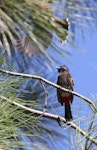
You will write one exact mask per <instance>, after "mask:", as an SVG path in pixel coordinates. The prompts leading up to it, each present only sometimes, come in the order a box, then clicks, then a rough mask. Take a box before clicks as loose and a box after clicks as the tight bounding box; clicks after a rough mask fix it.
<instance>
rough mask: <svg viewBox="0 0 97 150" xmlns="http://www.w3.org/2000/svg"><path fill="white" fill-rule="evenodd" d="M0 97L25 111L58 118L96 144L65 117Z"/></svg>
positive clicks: (94, 141)
mask: <svg viewBox="0 0 97 150" xmlns="http://www.w3.org/2000/svg"><path fill="white" fill-rule="evenodd" d="M0 98H1V99H2V100H6V101H7V102H8V103H11V104H12V105H15V106H18V107H19V108H21V109H23V110H25V111H27V113H33V114H35V115H38V116H39V115H42V116H43V117H46V118H50V119H54V120H56V121H58V120H60V121H62V122H64V123H66V125H69V126H71V127H72V128H73V129H75V130H77V131H78V132H79V133H80V134H82V135H83V136H84V137H86V138H87V139H89V140H90V141H92V143H94V144H96V145H97V141H96V140H95V139H93V137H92V136H89V135H88V133H86V132H85V131H83V130H82V129H81V128H79V127H78V126H77V125H76V124H74V123H73V122H66V120H65V118H63V117H61V116H58V115H54V114H51V113H46V112H42V111H39V110H35V109H31V108H29V107H26V106H24V105H22V104H19V103H17V102H15V101H11V100H10V99H8V98H6V97H4V96H2V95H0Z"/></svg>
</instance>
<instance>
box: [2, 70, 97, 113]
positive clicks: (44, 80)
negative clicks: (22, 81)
mask: <svg viewBox="0 0 97 150" xmlns="http://www.w3.org/2000/svg"><path fill="white" fill-rule="evenodd" d="M0 72H2V73H5V74H9V75H13V76H21V77H24V78H33V79H36V80H40V81H43V82H45V83H47V84H49V85H51V86H53V87H55V88H59V89H61V90H63V91H65V92H68V93H72V94H73V95H75V96H77V97H79V98H81V99H83V100H84V101H85V102H87V103H88V105H89V106H90V107H91V109H92V110H93V111H94V113H97V108H96V107H95V105H94V103H93V102H91V100H90V99H88V98H86V97H84V96H83V95H81V94H78V93H76V92H74V91H71V90H68V89H65V88H63V87H61V86H59V85H57V84H55V83H53V82H51V81H48V80H46V79H45V78H43V77H40V76H36V75H29V74H23V73H17V72H12V71H8V70H4V69H0Z"/></svg>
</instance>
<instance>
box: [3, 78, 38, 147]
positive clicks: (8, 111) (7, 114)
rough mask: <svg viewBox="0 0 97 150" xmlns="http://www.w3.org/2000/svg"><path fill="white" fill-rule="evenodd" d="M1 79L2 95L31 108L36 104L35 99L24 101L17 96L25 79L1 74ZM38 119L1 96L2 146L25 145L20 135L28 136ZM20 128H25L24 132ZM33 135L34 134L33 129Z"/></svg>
mask: <svg viewBox="0 0 97 150" xmlns="http://www.w3.org/2000/svg"><path fill="white" fill-rule="evenodd" d="M1 78H2V79H1ZM0 79H1V81H0V96H4V97H6V98H9V100H11V101H16V102H19V103H21V104H23V105H25V106H29V107H31V108H32V107H33V106H34V105H35V104H36V102H35V100H33V99H32V100H26V101H24V100H23V99H21V98H18V97H17V93H18V90H19V87H20V85H21V84H22V82H24V80H23V79H20V78H13V77H8V76H6V75H5V76H2V75H0ZM37 121H38V119H37V118H36V117H34V116H33V114H31V113H30V114H27V112H26V111H24V110H22V109H19V107H17V106H14V105H12V104H11V103H9V102H8V101H6V100H4V99H3V98H1V97H0V148H3V149H6V150H7V149H8V150H9V149H12V147H24V143H22V142H21V141H20V140H19V136H20V135H22V134H23V136H25V133H26V136H27V135H29V131H30V126H31V127H33V129H37V125H36V124H37ZM20 129H21V130H23V133H22V132H19V130H20ZM32 136H34V134H33V130H32ZM28 145H29V144H28Z"/></svg>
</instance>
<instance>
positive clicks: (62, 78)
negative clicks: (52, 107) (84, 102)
mask: <svg viewBox="0 0 97 150" xmlns="http://www.w3.org/2000/svg"><path fill="white" fill-rule="evenodd" d="M57 69H58V79H57V84H58V85H59V86H61V87H63V88H66V89H68V90H71V91H74V80H73V77H72V76H71V74H70V72H69V68H68V67H67V66H66V65H63V66H60V67H57ZM57 98H58V101H59V103H61V105H62V106H64V107H65V119H66V121H71V120H72V119H73V117H72V112H71V104H72V102H73V98H74V95H73V94H72V93H68V92H65V91H62V90H61V89H59V88H57Z"/></svg>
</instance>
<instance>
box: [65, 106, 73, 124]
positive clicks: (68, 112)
mask: <svg viewBox="0 0 97 150" xmlns="http://www.w3.org/2000/svg"><path fill="white" fill-rule="evenodd" d="M65 119H66V121H71V120H72V119H73V118H72V112H71V106H70V104H65Z"/></svg>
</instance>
